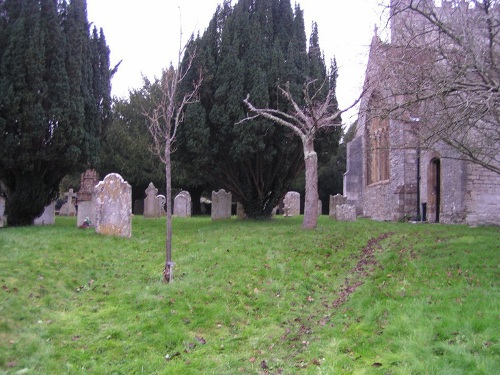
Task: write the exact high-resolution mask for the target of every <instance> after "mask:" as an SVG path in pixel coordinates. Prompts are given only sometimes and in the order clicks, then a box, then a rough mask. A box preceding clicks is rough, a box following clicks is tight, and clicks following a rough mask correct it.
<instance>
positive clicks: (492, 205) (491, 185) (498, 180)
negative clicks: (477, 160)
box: [466, 163, 500, 225]
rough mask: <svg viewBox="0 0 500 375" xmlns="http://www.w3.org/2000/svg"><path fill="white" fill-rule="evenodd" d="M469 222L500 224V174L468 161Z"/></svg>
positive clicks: (467, 196) (467, 194)
mask: <svg viewBox="0 0 500 375" xmlns="http://www.w3.org/2000/svg"><path fill="white" fill-rule="evenodd" d="M467 171H468V175H469V178H468V180H467V188H466V212H467V220H466V221H467V224H469V225H479V224H493V225H500V175H499V174H497V173H494V172H492V171H489V170H487V169H485V168H483V167H481V166H479V165H474V164H471V163H468V165H467Z"/></svg>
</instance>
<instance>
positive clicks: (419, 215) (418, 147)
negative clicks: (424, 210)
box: [410, 116, 422, 221]
mask: <svg viewBox="0 0 500 375" xmlns="http://www.w3.org/2000/svg"><path fill="white" fill-rule="evenodd" d="M410 121H411V122H413V123H415V125H416V126H415V128H414V129H413V130H414V132H415V135H416V137H417V219H420V221H422V216H421V212H420V151H421V150H420V138H419V123H420V117H411V116H410Z"/></svg>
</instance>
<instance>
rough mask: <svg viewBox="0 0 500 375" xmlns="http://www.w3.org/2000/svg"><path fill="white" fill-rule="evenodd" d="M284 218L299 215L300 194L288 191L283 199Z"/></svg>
mask: <svg viewBox="0 0 500 375" xmlns="http://www.w3.org/2000/svg"><path fill="white" fill-rule="evenodd" d="M283 212H284V216H296V215H300V193H297V192H296V191H289V192H288V193H286V195H285V199H283Z"/></svg>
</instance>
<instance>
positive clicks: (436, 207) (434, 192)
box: [427, 158, 441, 223]
mask: <svg viewBox="0 0 500 375" xmlns="http://www.w3.org/2000/svg"><path fill="white" fill-rule="evenodd" d="M427 211H428V217H429V221H434V222H435V223H439V212H440V211H441V160H440V159H439V158H434V159H432V160H431V163H430V165H429V169H428V173H427Z"/></svg>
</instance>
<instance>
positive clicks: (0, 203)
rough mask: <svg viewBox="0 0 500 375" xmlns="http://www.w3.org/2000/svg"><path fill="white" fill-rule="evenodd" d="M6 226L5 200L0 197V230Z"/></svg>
mask: <svg viewBox="0 0 500 375" xmlns="http://www.w3.org/2000/svg"><path fill="white" fill-rule="evenodd" d="M6 224H7V219H6V218H5V198H4V197H1V196H0V228H2V227H3V226H4V225H6Z"/></svg>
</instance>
